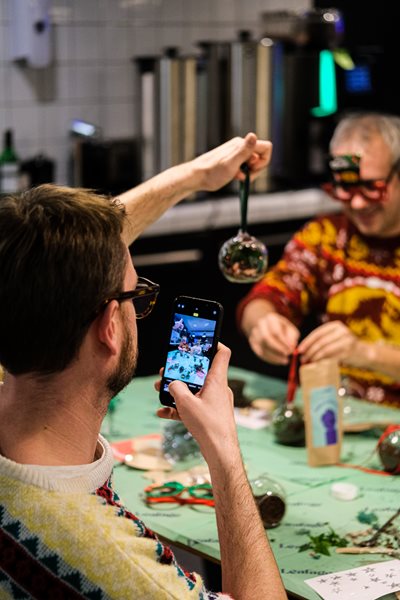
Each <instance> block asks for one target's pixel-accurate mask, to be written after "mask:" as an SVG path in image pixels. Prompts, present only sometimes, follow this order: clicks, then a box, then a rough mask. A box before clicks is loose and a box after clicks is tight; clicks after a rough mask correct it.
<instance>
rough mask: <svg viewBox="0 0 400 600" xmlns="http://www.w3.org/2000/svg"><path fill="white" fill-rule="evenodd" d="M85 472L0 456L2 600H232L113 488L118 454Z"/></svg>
mask: <svg viewBox="0 0 400 600" xmlns="http://www.w3.org/2000/svg"><path fill="white" fill-rule="evenodd" d="M98 448H99V449H100V453H101V456H100V458H99V459H98V460H96V461H95V462H94V463H92V464H90V465H83V466H81V467H40V466H35V465H22V464H17V463H15V462H13V461H10V460H8V459H6V458H4V457H1V456H0V599H1V600H5V599H9V598H19V599H21V600H23V599H30V598H36V599H38V600H45V599H46V598H57V599H60V600H61V599H67V598H68V599H74V598H90V599H93V600H103V599H111V598H113V599H118V600H129V599H130V598H131V599H135V600H141V599H143V600H144V599H146V600H150V599H152V598H155V599H157V600H162V599H167V598H168V599H172V598H174V599H176V600H182V599H184V598H188V599H196V598H199V599H201V600H213V599H214V600H215V599H216V598H219V599H220V600H221V599H222V598H229V597H228V596H224V595H222V594H213V593H210V592H207V591H206V590H205V589H204V587H203V583H202V580H201V578H200V577H199V576H198V575H196V574H194V573H187V572H185V571H184V570H183V569H182V568H181V567H180V566H179V565H178V564H177V562H176V561H175V558H174V555H173V553H172V551H171V550H170V549H169V548H168V547H166V546H164V545H163V544H162V543H161V542H160V541H159V540H158V539H157V537H156V536H155V534H154V533H153V532H152V531H150V530H149V529H148V528H147V527H146V526H145V525H144V523H143V522H142V521H140V520H139V519H138V518H137V517H135V515H133V514H132V513H131V512H129V511H128V510H126V508H125V507H124V506H123V504H122V503H121V501H120V499H119V498H118V496H117V494H116V492H115V491H114V490H113V488H112V485H111V478H110V475H111V471H112V467H113V457H112V451H111V448H110V446H109V444H108V443H107V441H106V440H105V439H104V438H102V437H101V436H100V437H99V444H98Z"/></svg>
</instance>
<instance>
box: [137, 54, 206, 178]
mask: <svg viewBox="0 0 400 600" xmlns="http://www.w3.org/2000/svg"><path fill="white" fill-rule="evenodd" d="M134 63H135V64H136V73H137V77H138V89H139V107H138V118H139V123H138V130H139V136H140V140H141V149H142V180H145V179H148V178H149V177H151V176H153V175H155V174H156V173H159V172H160V171H162V170H164V169H167V168H169V167H171V166H173V165H176V164H178V163H181V162H183V161H187V160H190V159H192V158H194V157H195V156H196V58H195V57H194V56H180V55H179V52H178V49H177V48H167V49H166V50H165V52H164V54H163V55H162V56H150V57H148V56H146V57H138V58H135V59H134Z"/></svg>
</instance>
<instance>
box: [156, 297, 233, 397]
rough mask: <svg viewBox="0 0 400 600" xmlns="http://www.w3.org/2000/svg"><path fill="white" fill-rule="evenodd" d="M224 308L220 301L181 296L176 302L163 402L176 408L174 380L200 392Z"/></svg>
mask: <svg viewBox="0 0 400 600" xmlns="http://www.w3.org/2000/svg"><path fill="white" fill-rule="evenodd" d="M222 313H223V308H222V306H221V304H219V303H218V302H213V301H212V300H203V299H200V298H190V297H189V296H179V298H177V299H176V300H175V302H174V307H173V312H172V319H171V325H170V333H169V340H168V348H167V356H166V361H165V364H164V375H163V378H162V381H161V390H160V401H161V403H162V404H165V405H167V406H175V403H174V400H173V398H172V396H171V395H170V394H169V392H168V385H169V384H170V383H171V381H175V380H177V379H179V380H180V381H184V382H185V383H186V384H187V386H188V387H189V389H190V391H191V392H192V393H193V394H196V393H197V392H198V391H199V390H201V388H202V386H203V384H204V380H205V378H206V375H207V373H208V370H209V368H210V365H211V361H212V359H213V357H214V354H215V352H216V349H217V345H218V338H219V333H220V328H221V319H222Z"/></svg>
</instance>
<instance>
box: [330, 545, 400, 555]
mask: <svg viewBox="0 0 400 600" xmlns="http://www.w3.org/2000/svg"><path fill="white" fill-rule="evenodd" d="M394 552H395V549H394V548H385V547H384V546H376V547H375V548H369V547H367V546H365V547H361V546H348V547H347V548H336V554H393V553H394Z"/></svg>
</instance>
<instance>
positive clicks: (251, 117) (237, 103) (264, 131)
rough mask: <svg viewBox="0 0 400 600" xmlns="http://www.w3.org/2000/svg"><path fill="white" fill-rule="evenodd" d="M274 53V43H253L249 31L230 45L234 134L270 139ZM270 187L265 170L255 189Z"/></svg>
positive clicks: (262, 189)
mask: <svg viewBox="0 0 400 600" xmlns="http://www.w3.org/2000/svg"><path fill="white" fill-rule="evenodd" d="M273 51H274V44H273V42H272V40H270V39H268V38H265V39H262V40H261V41H258V40H253V39H251V35H250V32H248V31H241V32H239V39H238V40H237V41H235V42H232V43H231V46H230V71H231V77H230V80H231V92H230V100H231V105H230V113H231V135H245V134H246V133H248V132H249V131H254V132H255V133H257V136H258V137H259V138H261V139H271V132H272V118H273V107H272V104H273ZM269 188H270V177H269V170H266V171H264V173H263V174H261V175H260V176H259V177H258V178H257V180H256V181H255V183H254V190H255V191H258V192H264V191H267V190H268V189H269Z"/></svg>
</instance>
